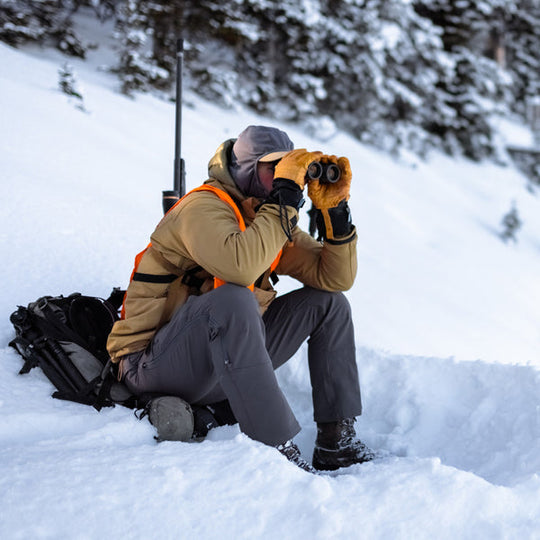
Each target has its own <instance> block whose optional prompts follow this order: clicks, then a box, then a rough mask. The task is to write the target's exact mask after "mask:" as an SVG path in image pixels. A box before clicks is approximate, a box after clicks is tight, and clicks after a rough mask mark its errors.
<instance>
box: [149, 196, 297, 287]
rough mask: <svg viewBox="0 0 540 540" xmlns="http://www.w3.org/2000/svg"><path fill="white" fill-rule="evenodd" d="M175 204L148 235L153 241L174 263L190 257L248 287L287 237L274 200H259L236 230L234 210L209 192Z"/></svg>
mask: <svg viewBox="0 0 540 540" xmlns="http://www.w3.org/2000/svg"><path fill="white" fill-rule="evenodd" d="M180 204H181V207H180V208H179V211H177V212H175V213H174V215H173V216H171V219H172V220H174V221H173V222H172V223H168V224H167V226H166V227H161V226H160V227H158V228H157V229H156V230H155V231H154V234H153V235H152V243H153V244H155V245H156V247H158V249H159V250H160V251H161V252H162V254H163V255H164V256H165V257H166V258H167V259H168V260H169V261H170V262H171V263H173V264H176V265H178V266H179V265H181V261H182V260H185V259H186V258H187V259H191V260H192V261H195V262H196V264H198V265H200V266H202V267H203V268H204V269H205V270H206V271H208V272H209V273H210V274H211V275H213V276H216V277H218V278H220V279H222V280H224V281H227V282H229V283H236V284H237V285H241V286H248V285H251V284H252V283H253V282H254V281H255V280H256V279H257V278H258V277H259V276H260V275H261V274H262V273H263V272H264V271H265V270H266V269H267V268H268V267H269V266H270V265H271V264H272V261H273V260H274V259H275V257H276V256H277V254H278V252H279V250H280V249H281V248H282V247H283V245H284V244H285V242H286V241H287V237H286V235H285V232H284V231H283V229H282V226H281V218H280V215H279V212H280V211H279V207H278V206H277V205H271V204H265V205H263V207H261V209H260V210H259V211H258V212H257V215H256V217H255V219H254V220H253V222H252V223H251V225H250V226H249V227H247V229H246V230H245V231H241V230H240V226H239V223H238V220H237V219H236V216H235V214H234V211H233V209H232V208H231V207H230V206H229V205H228V204H227V203H225V202H223V201H221V200H220V199H218V198H217V197H216V196H215V195H214V194H212V193H208V192H200V193H194V194H192V195H190V196H189V197H188V198H187V199H186V200H185V201H183V202H182V203H180ZM284 211H285V210H284ZM283 217H284V219H286V218H287V217H288V219H289V220H290V221H293V222H296V221H297V220H298V213H297V212H296V210H293V209H292V208H288V213H287V216H285V215H284V216H283ZM162 234H168V235H172V238H171V237H170V236H169V237H168V238H163V237H162Z"/></svg>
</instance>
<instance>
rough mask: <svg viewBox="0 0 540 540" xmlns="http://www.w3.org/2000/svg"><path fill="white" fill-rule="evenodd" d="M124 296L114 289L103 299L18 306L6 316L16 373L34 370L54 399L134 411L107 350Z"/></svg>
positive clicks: (131, 397)
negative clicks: (17, 365) (18, 359)
mask: <svg viewBox="0 0 540 540" xmlns="http://www.w3.org/2000/svg"><path fill="white" fill-rule="evenodd" d="M123 296H124V291H121V290H120V289H118V288H115V289H113V291H112V293H111V295H110V296H109V298H108V299H107V300H102V299H101V298H96V297H91V296H83V295H82V294H80V293H74V294H71V295H69V296H66V297H64V296H55V297H52V296H43V297H41V298H39V299H38V300H36V301H35V302H31V303H30V304H28V306H27V307H22V306H19V308H18V309H17V311H15V312H14V313H12V315H11V317H10V320H11V322H12V324H13V326H14V327H15V332H16V337H15V339H13V340H12V341H11V342H10V345H11V346H12V347H14V348H15V350H16V351H17V352H18V353H19V354H20V355H21V356H22V357H23V358H24V365H23V367H22V369H21V370H20V372H19V373H21V374H22V373H28V372H29V371H30V370H31V369H32V368H33V367H36V366H38V367H40V368H41V369H42V371H43V373H45V375H46V376H47V378H48V379H49V380H50V381H51V382H52V383H53V385H54V386H55V388H56V392H54V393H53V397H55V398H58V399H65V400H69V401H75V402H77V403H84V404H86V405H92V406H93V407H95V408H96V409H97V410H98V411H99V410H100V409H101V408H103V407H111V406H114V405H115V404H117V403H118V404H120V405H124V406H126V407H130V408H136V407H138V403H137V399H136V397H135V396H134V395H133V394H132V393H131V392H130V391H129V390H128V389H127V387H126V386H125V385H124V384H123V383H120V382H118V380H117V370H116V365H115V364H113V363H112V362H111V360H110V358H109V355H108V353H107V349H106V343H107V337H108V335H109V333H110V331H111V329H112V326H113V324H114V322H115V321H116V320H118V318H119V316H118V310H119V308H120V305H121V303H122V299H123Z"/></svg>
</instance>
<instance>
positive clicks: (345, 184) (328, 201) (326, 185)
mask: <svg viewBox="0 0 540 540" xmlns="http://www.w3.org/2000/svg"><path fill="white" fill-rule="evenodd" d="M318 161H320V162H321V163H334V164H335V165H337V166H338V167H339V169H340V171H341V176H340V178H339V180H338V181H337V182H335V183H330V182H320V181H319V180H310V181H309V183H308V195H309V198H310V199H311V200H312V202H313V205H314V206H315V208H316V215H315V219H316V223H317V229H318V231H319V237H320V238H322V239H324V240H330V242H331V243H342V242H343V240H342V241H339V238H343V237H347V236H349V235H350V234H351V232H352V231H353V229H354V227H353V224H352V222H351V213H350V210H349V205H348V204H347V201H348V200H349V197H350V191H351V180H352V171H351V165H350V163H349V160H348V159H347V158H346V157H339V158H338V157H336V156H321V157H319V159H318ZM353 238H354V236H353V237H351V238H350V239H349V238H348V239H347V240H345V241H346V242H349V241H351V240H352V239H353Z"/></svg>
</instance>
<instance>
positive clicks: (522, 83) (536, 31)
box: [505, 0, 540, 116]
mask: <svg viewBox="0 0 540 540" xmlns="http://www.w3.org/2000/svg"><path fill="white" fill-rule="evenodd" d="M505 29H506V39H505V47H506V51H507V58H506V60H507V67H508V69H509V70H510V71H511V72H512V74H513V80H512V94H513V98H514V99H513V104H514V106H513V108H514V110H515V111H517V112H519V113H520V114H521V115H523V116H525V115H526V114H527V106H528V104H529V103H530V102H531V101H532V100H533V99H536V97H537V96H540V54H539V52H540V2H538V0H517V1H516V2H512V3H511V6H510V7H509V9H508V11H507V12H506V14H505Z"/></svg>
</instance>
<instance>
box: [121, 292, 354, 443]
mask: <svg viewBox="0 0 540 540" xmlns="http://www.w3.org/2000/svg"><path fill="white" fill-rule="evenodd" d="M306 338H309V341H308V360H309V372H310V379H311V386H312V392H313V393H312V395H313V410H314V418H315V421H316V422H332V421H335V420H341V419H343V418H351V417H355V416H357V415H359V414H360V413H361V412H362V405H361V400H360V387H359V383H358V371H357V367H356V358H355V347H354V330H353V323H352V319H351V311H350V306H349V303H348V301H347V299H346V298H345V296H344V295H343V294H341V293H329V292H324V291H319V290H316V289H312V288H310V287H304V288H302V289H299V290H296V291H293V292H291V293H289V294H285V295H283V296H280V297H278V298H276V299H275V300H274V301H273V302H272V304H271V305H270V307H269V308H268V310H267V311H266V313H265V314H264V316H263V317H261V316H260V315H259V306H258V304H257V302H256V301H255V297H254V295H253V293H252V292H251V291H250V290H249V289H247V288H245V287H239V286H237V285H231V284H226V285H223V286H221V287H218V288H217V289H215V290H213V291H212V292H209V293H207V294H204V295H202V296H192V297H190V298H189V299H188V301H187V302H186V304H185V305H184V306H182V308H180V309H179V310H178V311H177V312H176V313H175V314H174V316H173V318H172V319H171V321H170V322H169V323H168V324H167V325H165V326H164V327H163V328H161V329H160V330H159V331H158V332H157V334H156V335H155V336H154V339H153V340H152V342H151V343H150V345H149V346H148V347H147V348H146V350H145V351H141V352H138V353H133V354H130V355H127V356H125V357H124V359H123V360H122V361H123V366H122V370H123V373H124V380H125V383H126V385H127V386H128V388H130V390H132V391H133V392H134V393H137V394H140V393H144V392H160V393H164V394H169V395H177V396H179V397H181V398H182V399H184V400H186V401H187V402H189V403H191V404H210V403H215V402H217V401H221V400H223V399H228V400H229V403H230V405H231V408H232V410H233V412H234V414H235V416H236V418H237V420H238V422H239V424H240V429H241V430H242V431H243V432H244V433H245V434H246V435H248V436H249V437H251V438H252V439H255V440H258V441H261V442H263V443H265V444H268V445H272V446H276V445H278V444H282V443H284V442H286V441H288V440H289V439H292V438H293V437H294V435H296V434H297V433H298V432H299V431H300V426H299V424H298V422H297V420H296V418H295V417H294V414H293V412H292V411H291V408H290V406H289V404H288V403H287V400H286V398H285V396H284V395H283V392H282V391H281V389H280V388H279V386H278V383H277V380H276V377H275V374H274V369H276V368H278V367H279V366H281V365H282V364H284V363H285V362H286V361H287V360H288V359H289V358H291V356H293V354H294V353H295V352H296V351H297V350H298V348H299V347H300V345H301V344H302V343H303V342H304V340H305V339H306Z"/></svg>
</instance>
